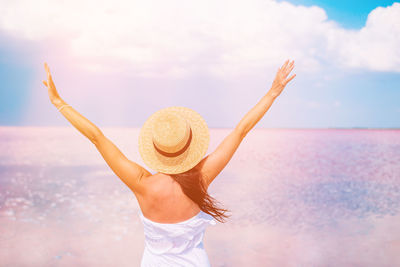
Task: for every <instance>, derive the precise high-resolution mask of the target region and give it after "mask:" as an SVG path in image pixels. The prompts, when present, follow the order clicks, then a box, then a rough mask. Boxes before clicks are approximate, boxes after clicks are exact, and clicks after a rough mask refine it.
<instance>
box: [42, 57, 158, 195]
mask: <svg viewBox="0 0 400 267" xmlns="http://www.w3.org/2000/svg"><path fill="white" fill-rule="evenodd" d="M45 69H46V72H47V82H46V81H43V84H44V85H45V86H46V87H47V88H48V94H49V98H50V101H51V103H52V104H53V105H54V106H55V107H56V108H57V109H59V111H60V113H61V114H62V115H63V116H64V117H65V118H66V119H67V120H68V121H69V122H70V123H71V124H72V126H74V127H75V128H76V129H77V130H78V131H79V132H81V133H82V134H83V135H84V136H86V137H87V138H88V139H89V140H90V142H92V143H93V144H94V145H95V146H96V148H97V150H98V151H99V152H100V154H101V155H102V157H103V158H104V160H105V161H106V163H107V165H108V166H109V167H110V168H111V169H112V170H113V172H114V173H115V174H116V175H117V176H118V177H119V178H120V179H121V180H122V182H123V183H124V184H125V185H127V186H128V187H129V188H130V189H131V191H133V192H134V193H135V194H144V193H145V188H144V187H143V185H142V183H141V182H140V180H141V178H142V177H144V176H148V175H151V173H150V172H149V171H147V170H146V169H145V168H144V167H142V166H140V165H139V164H137V163H135V162H133V161H130V160H129V159H127V158H126V157H125V155H124V154H123V153H122V152H121V151H120V150H119V149H118V147H117V146H116V145H115V144H114V143H113V142H111V140H110V139H108V138H107V137H106V136H105V135H104V134H103V132H102V131H101V130H100V129H99V128H98V127H97V126H96V125H95V124H93V123H92V122H91V121H89V120H88V119H87V118H85V117H84V116H83V115H82V114H80V113H79V112H78V111H77V110H75V109H74V108H72V107H71V106H70V105H67V103H66V102H65V101H64V100H62V99H61V97H60V96H59V94H58V92H57V90H56V87H55V85H54V82H53V79H52V77H51V74H50V69H49V67H48V66H47V64H46V63H45Z"/></svg>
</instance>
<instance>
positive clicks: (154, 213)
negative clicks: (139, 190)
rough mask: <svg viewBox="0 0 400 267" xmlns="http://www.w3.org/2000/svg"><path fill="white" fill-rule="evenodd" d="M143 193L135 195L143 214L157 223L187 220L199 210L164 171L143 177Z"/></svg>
mask: <svg viewBox="0 0 400 267" xmlns="http://www.w3.org/2000/svg"><path fill="white" fill-rule="evenodd" d="M141 182H142V183H143V185H144V186H145V188H146V194H145V195H137V196H136V197H137V199H138V202H139V206H140V208H141V210H142V213H143V215H144V216H145V217H146V218H148V219H150V220H152V221H154V222H158V223H177V222H182V221H185V220H188V219H190V218H192V217H193V216H195V215H196V214H198V213H199V212H200V207H199V206H198V205H197V204H196V203H195V202H194V201H192V200H191V199H190V198H189V197H188V196H186V195H185V193H184V192H183V191H182V188H181V186H180V184H179V183H178V182H176V181H175V180H174V179H173V178H172V177H171V176H169V175H168V174H164V173H156V174H153V175H150V176H147V177H144V178H143V180H142V181H141Z"/></svg>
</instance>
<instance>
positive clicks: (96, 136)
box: [89, 129, 104, 145]
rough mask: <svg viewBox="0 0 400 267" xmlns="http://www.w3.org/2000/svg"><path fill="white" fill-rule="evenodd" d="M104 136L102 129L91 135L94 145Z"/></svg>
mask: <svg viewBox="0 0 400 267" xmlns="http://www.w3.org/2000/svg"><path fill="white" fill-rule="evenodd" d="M103 136H104V134H103V132H102V131H100V129H98V130H96V131H95V132H94V133H93V134H91V136H90V137H89V140H90V142H92V143H93V144H94V145H97V144H98V143H99V140H100V139H101V138H102V137H103Z"/></svg>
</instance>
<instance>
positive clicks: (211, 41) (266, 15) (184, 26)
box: [0, 0, 400, 78]
mask: <svg viewBox="0 0 400 267" xmlns="http://www.w3.org/2000/svg"><path fill="white" fill-rule="evenodd" d="M1 10H2V16H1V17H0V30H3V31H7V32H10V33H12V34H13V35H16V36H20V37H21V38H25V39H28V40H32V41H36V42H42V43H43V45H44V46H45V45H46V43H47V42H48V41H49V40H56V41H57V43H59V44H60V45H62V46H63V47H65V51H63V56H64V58H65V60H66V61H70V60H71V58H72V59H73V60H75V62H79V64H80V65H81V66H82V67H83V68H85V69H87V70H91V71H95V72H103V71H108V72H109V71H115V72H122V71H128V70H129V71H130V72H134V73H136V74H137V75H142V76H166V77H183V76H186V75H190V74H192V73H195V72H198V71H200V72H207V73H211V74H214V75H217V76H220V77H223V78H229V77H231V76H237V75H246V74H249V75H251V74H253V73H254V72H258V73H259V72H264V71H266V70H267V69H268V70H276V69H277V68H278V67H279V66H280V65H281V64H282V63H283V61H284V60H285V59H287V58H291V59H294V60H295V61H296V69H298V70H300V71H303V72H319V71H320V70H321V69H324V68H331V67H333V68H361V69H368V70H376V71H396V72H400V50H399V49H398V47H400V4H399V3H394V4H393V5H392V6H389V7H386V8H382V7H378V8H376V9H374V10H373V11H372V12H371V13H370V14H369V16H368V19H367V22H366V25H365V27H363V28H362V29H360V30H347V29H343V28H341V27H340V26H339V25H338V24H337V23H336V22H335V21H330V20H327V15H326V13H325V11H324V10H323V9H322V8H320V7H317V6H311V7H305V6H295V5H292V4H290V3H287V2H280V3H278V2H275V1H272V0H269V1H268V0H250V1H240V0H229V1H213V0H203V1H182V0H170V1H163V0H147V1H140V0H129V1H122V0H115V1H98V0H96V1H94V0H90V1H81V0H79V1H78V0H70V1H63V2H59V1H50V0H37V1H30V0H14V1H2V2H1ZM47 49H51V48H50V47H49V48H47Z"/></svg>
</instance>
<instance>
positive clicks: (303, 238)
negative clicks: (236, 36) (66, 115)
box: [0, 126, 400, 267]
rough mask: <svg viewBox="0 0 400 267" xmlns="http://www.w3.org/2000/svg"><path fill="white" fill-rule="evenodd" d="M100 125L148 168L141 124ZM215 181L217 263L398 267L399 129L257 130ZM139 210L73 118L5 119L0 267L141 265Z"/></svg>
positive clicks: (212, 242) (215, 138)
mask: <svg viewBox="0 0 400 267" xmlns="http://www.w3.org/2000/svg"><path fill="white" fill-rule="evenodd" d="M102 130H103V132H104V133H105V134H106V135H107V136H108V137H109V138H110V139H111V140H112V141H114V143H115V144H116V145H117V146H118V147H120V149H121V150H122V151H123V152H124V153H125V154H126V155H127V156H128V158H130V159H132V160H134V161H136V162H138V163H139V164H141V165H144V164H143V162H142V160H141V158H140V156H139V154H138V150H137V140H138V133H139V129H115V128H114V129H111V128H102ZM229 131H230V130H229V129H211V144H210V147H209V150H208V152H207V154H209V153H210V152H212V151H213V150H214V149H215V148H216V146H217V145H218V144H219V142H221V141H222V139H223V138H224V137H225V136H226V135H227V134H228V133H229ZM150 171H151V172H152V173H154V172H155V171H153V170H150ZM209 190H210V193H211V194H212V195H213V196H214V197H215V198H217V199H218V201H220V202H221V203H222V205H223V207H224V208H228V209H229V210H230V211H231V213H229V214H231V215H232V216H231V218H230V219H229V220H228V222H227V223H225V224H221V223H219V224H218V225H216V226H213V227H210V228H208V229H207V231H206V235H205V238H204V245H205V248H206V250H207V253H208V254H209V258H210V261H211V264H212V266H215V267H218V266H221V267H222V266H296V267H297V266H324V267H325V266H400V253H399V252H400V130H349V129H340V130H339V129H337V130H335V129H329V130H328V129H305V130H294V129H254V130H253V131H252V132H250V133H249V134H248V136H247V137H246V139H245V140H244V141H243V143H242V144H241V145H240V147H239V148H238V150H237V152H236V154H235V155H234V156H233V158H232V160H231V161H230V162H229V164H228V165H227V167H226V168H225V169H224V170H223V171H222V172H221V174H220V175H219V177H218V178H216V180H215V181H214V183H213V184H212V185H211V186H210V188H209ZM138 208H139V206H138V203H137V201H136V199H135V196H134V195H133V194H132V193H131V191H130V190H129V189H128V188H127V187H126V186H125V185H124V184H123V183H122V182H121V181H120V180H119V178H118V177H117V176H115V175H114V174H113V173H112V171H111V169H109V167H108V166H107V165H106V163H105V162H104V161H103V158H102V157H101V155H100V154H99V153H98V152H97V150H96V148H95V146H94V145H93V144H91V143H90V142H89V141H88V140H86V139H85V137H84V136H82V135H81V134H80V133H79V132H78V131H77V130H76V129H74V128H73V127H72V126H71V127H66V128H20V127H0V266H121V267H124V266H139V263H140V258H141V256H142V253H143V249H144V236H143V228H142V225H141V222H140V220H139V218H138V217H137V209H138Z"/></svg>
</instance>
